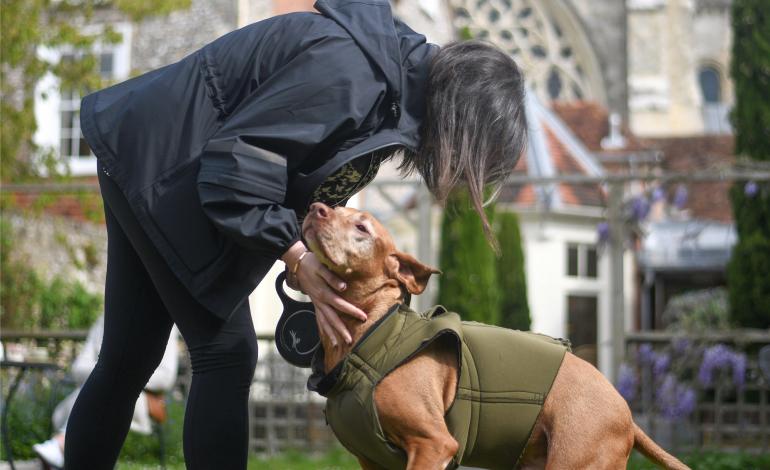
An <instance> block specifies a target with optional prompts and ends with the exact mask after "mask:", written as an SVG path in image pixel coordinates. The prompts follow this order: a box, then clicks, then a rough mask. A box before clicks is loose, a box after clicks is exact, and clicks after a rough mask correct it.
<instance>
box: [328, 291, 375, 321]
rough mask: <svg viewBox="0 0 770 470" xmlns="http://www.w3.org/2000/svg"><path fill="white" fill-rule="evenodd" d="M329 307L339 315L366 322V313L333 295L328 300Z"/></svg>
mask: <svg viewBox="0 0 770 470" xmlns="http://www.w3.org/2000/svg"><path fill="white" fill-rule="evenodd" d="M328 303H329V305H331V306H332V307H334V308H336V309H337V310H339V311H340V312H341V313H344V314H346V315H349V316H351V317H353V318H355V319H357V320H361V321H366V313H365V312H364V311H363V310H361V309H360V308H358V307H356V306H355V305H353V304H351V303H350V302H348V301H347V300H345V299H343V298H342V297H340V296H338V295H335V296H333V297H331V298H330V299H329V300H328Z"/></svg>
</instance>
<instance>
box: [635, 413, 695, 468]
mask: <svg viewBox="0 0 770 470" xmlns="http://www.w3.org/2000/svg"><path fill="white" fill-rule="evenodd" d="M633 425H634V448H635V449H636V450H638V451H639V452H641V453H642V454H643V455H644V456H645V457H647V458H648V459H650V460H651V461H653V462H654V463H656V464H658V465H660V466H661V467H663V468H665V469H668V470H690V467H688V466H687V465H685V464H684V463H682V461H681V460H679V459H677V458H676V457H674V456H673V455H671V454H669V453H668V452H666V451H665V450H663V448H662V447H660V446H659V445H658V444H656V443H655V441H653V440H652V439H650V436H648V435H647V434H645V433H644V431H642V429H641V428H640V427H639V426H638V425H637V424H636V423H633Z"/></svg>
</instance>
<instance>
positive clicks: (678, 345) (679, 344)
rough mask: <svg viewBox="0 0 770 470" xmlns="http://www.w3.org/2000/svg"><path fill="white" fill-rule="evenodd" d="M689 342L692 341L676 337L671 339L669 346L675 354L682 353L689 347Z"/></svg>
mask: <svg viewBox="0 0 770 470" xmlns="http://www.w3.org/2000/svg"><path fill="white" fill-rule="evenodd" d="M691 344H692V343H691V342H690V340H689V339H688V338H685V337H681V338H676V339H674V340H672V341H671V347H672V348H673V349H674V353H675V354H677V355H679V354H684V352H685V351H687V350H688V349H689V348H690V345H691Z"/></svg>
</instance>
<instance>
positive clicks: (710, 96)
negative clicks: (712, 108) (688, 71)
mask: <svg viewBox="0 0 770 470" xmlns="http://www.w3.org/2000/svg"><path fill="white" fill-rule="evenodd" d="M698 83H699V84H700V91H701V94H702V95H703V102H704V103H719V102H721V101H722V90H721V86H720V84H719V71H718V70H717V69H716V68H714V67H711V66H706V67H701V69H700V71H699V72H698Z"/></svg>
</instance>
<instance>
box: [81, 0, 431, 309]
mask: <svg viewBox="0 0 770 470" xmlns="http://www.w3.org/2000/svg"><path fill="white" fill-rule="evenodd" d="M315 8H316V9H317V10H318V11H320V12H321V14H317V13H311V12H298V13H289V14H286V15H280V16H276V17H273V18H268V19H266V20H263V21H260V22H257V23H254V24H251V25H248V26H246V27H244V28H241V29H239V30H237V31H233V32H232V33H229V34H227V35H225V36H222V37H221V38H219V39H217V40H215V41H214V42H212V43H210V44H208V45H206V46H205V47H203V48H202V49H200V50H198V51H196V52H194V53H193V54H191V55H189V56H187V57H186V58H184V59H182V60H181V61H179V62H177V63H174V64H171V65H168V66H165V67H162V68H160V69H157V70H154V71H151V72H148V73H146V74H144V75H141V76H138V77H136V78H133V79H130V80H128V81H125V82H123V83H120V84H117V85H115V86H112V87H109V88H106V89H104V90H101V91H98V92H96V93H93V94H90V95H88V96H86V97H85V98H84V99H83V102H82V106H81V112H80V116H81V118H80V119H81V128H82V130H83V134H84V136H85V138H86V140H87V141H88V143H89V145H91V148H92V149H93V151H94V153H95V154H96V157H97V159H98V160H99V162H100V164H101V166H102V168H103V169H104V172H105V173H107V174H108V175H110V176H111V177H112V178H113V179H114V180H115V182H116V183H117V184H118V186H119V187H120V188H121V190H122V191H123V193H124V194H125V196H126V197H127V199H128V201H129V203H130V204H131V207H132V209H133V210H134V212H135V214H136V216H137V218H138V220H139V221H140V223H141V224H142V226H143V227H144V229H145V231H146V232H147V234H148V235H149V237H150V238H151V239H152V241H153V243H154V245H155V246H156V247H157V249H158V251H159V252H160V253H161V255H162V256H163V257H164V259H165V260H166V261H167V262H168V264H169V266H170V267H171V269H172V270H173V271H174V273H175V274H176V275H177V277H178V278H179V279H180V280H181V281H182V283H183V284H184V285H185V286H186V287H187V288H188V289H189V290H190V292H191V293H192V294H193V296H195V298H196V299H197V300H198V301H199V302H200V303H201V304H202V305H204V306H205V307H206V308H207V309H209V310H210V311H211V312H212V313H213V314H215V315H216V316H218V317H221V318H223V319H226V318H228V317H229V316H230V314H231V313H232V312H233V310H234V309H235V308H236V307H237V306H238V305H239V304H240V303H241V302H243V301H244V300H245V299H246V298H247V297H248V295H249V294H250V293H251V291H252V290H253V289H254V288H255V287H256V285H257V284H258V283H259V282H260V281H261V280H262V278H263V277H264V275H265V273H266V272H267V271H268V270H269V269H270V266H271V265H272V264H273V263H274V262H275V261H276V260H277V259H278V258H279V257H280V256H281V255H282V254H283V253H284V252H285V251H286V249H288V248H289V247H290V246H291V245H292V244H293V243H294V242H295V241H297V240H298V239H299V238H300V232H299V227H298V224H297V217H301V216H303V215H304V213H305V212H306V210H307V207H308V206H309V204H310V203H311V202H312V201H310V200H309V199H310V197H311V195H312V193H313V191H314V189H315V188H317V187H318V186H319V185H320V184H321V183H322V182H323V181H324V180H325V179H326V178H327V177H328V176H329V175H331V174H333V173H334V172H335V170H337V169H339V168H340V167H341V166H342V165H344V164H345V163H347V162H349V161H351V160H353V159H354V158H356V157H359V156H362V155H366V154H368V153H371V152H372V151H374V150H377V149H382V148H384V147H389V146H404V147H407V148H409V149H411V150H413V151H414V150H416V148H417V146H418V127H419V125H420V122H421V119H422V118H423V114H424V112H425V109H424V108H425V103H424V98H423V97H424V89H425V82H426V81H427V73H428V68H429V64H430V59H431V58H432V57H433V55H434V54H435V52H436V51H437V50H438V46H436V45H434V44H428V43H426V42H425V37H424V36H422V35H420V34H417V33H415V32H414V31H412V30H411V29H410V28H409V27H408V26H406V25H405V24H404V23H402V22H401V21H399V20H394V18H393V17H392V14H391V10H390V5H389V3H388V1H387V0H364V1H359V0H356V1H355V2H353V1H349V0H318V1H317V2H316V4H315Z"/></svg>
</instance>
